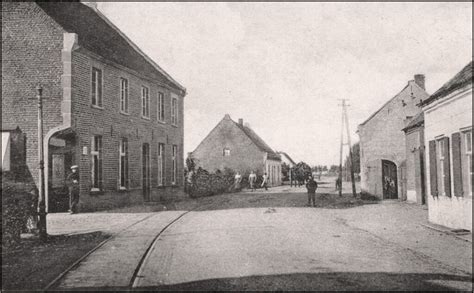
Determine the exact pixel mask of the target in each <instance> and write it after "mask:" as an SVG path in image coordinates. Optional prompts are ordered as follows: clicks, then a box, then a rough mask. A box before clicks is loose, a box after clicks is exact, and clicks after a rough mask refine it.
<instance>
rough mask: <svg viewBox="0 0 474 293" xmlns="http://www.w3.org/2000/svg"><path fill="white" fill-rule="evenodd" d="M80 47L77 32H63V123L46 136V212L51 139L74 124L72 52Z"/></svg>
mask: <svg viewBox="0 0 474 293" xmlns="http://www.w3.org/2000/svg"><path fill="white" fill-rule="evenodd" d="M77 48H79V46H78V38H77V34H76V33H64V34H63V49H62V51H61V61H62V62H63V74H62V76H61V87H62V90H63V99H62V101H61V112H62V116H63V123H62V124H61V125H58V126H56V127H53V128H51V129H50V130H49V131H48V133H46V135H45V137H44V142H43V143H44V145H43V147H44V157H45V158H46V159H45V169H46V172H45V185H46V188H45V197H46V212H49V168H50V166H49V140H50V139H51V137H53V136H54V135H55V134H56V133H58V132H60V131H63V130H66V129H68V128H71V126H72V117H71V116H72V103H71V101H72V99H71V98H72V52H73V51H74V50H76V49H77Z"/></svg>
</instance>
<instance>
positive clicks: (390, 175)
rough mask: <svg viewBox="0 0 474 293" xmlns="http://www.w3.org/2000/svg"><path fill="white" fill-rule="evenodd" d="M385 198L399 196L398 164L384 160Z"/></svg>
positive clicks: (383, 180)
mask: <svg viewBox="0 0 474 293" xmlns="http://www.w3.org/2000/svg"><path fill="white" fill-rule="evenodd" d="M382 186H383V199H397V198H398V182H397V165H395V163H394V162H392V161H387V160H382Z"/></svg>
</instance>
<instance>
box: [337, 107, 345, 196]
mask: <svg viewBox="0 0 474 293" xmlns="http://www.w3.org/2000/svg"><path fill="white" fill-rule="evenodd" d="M345 103H346V100H344V99H343V100H342V107H343V109H344V108H345ZM343 134H344V110H343V111H342V117H341V147H340V148H339V176H338V180H339V196H342V146H343V145H344V137H343Z"/></svg>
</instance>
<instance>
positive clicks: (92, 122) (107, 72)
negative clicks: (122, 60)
mask: <svg viewBox="0 0 474 293" xmlns="http://www.w3.org/2000/svg"><path fill="white" fill-rule="evenodd" d="M92 66H95V67H98V68H100V69H101V70H102V76H103V109H98V108H96V107H93V106H92V105H91V97H90V93H91V81H90V80H91V68H92ZM120 77H124V78H126V79H128V86H129V111H128V114H123V113H121V112H120V96H119V92H120V83H119V80H120ZM142 85H143V86H146V87H148V88H149V89H150V118H149V119H146V118H143V117H142V115H141V111H142V104H141V103H142V101H141V88H142ZM72 87H73V104H72V107H73V121H74V122H73V125H75V126H74V129H75V131H76V135H77V139H76V140H77V145H76V162H79V165H80V176H81V204H82V207H83V208H85V209H87V208H89V207H90V206H94V205H95V206H100V205H101V204H102V203H103V204H109V202H110V201H115V202H117V204H119V205H123V204H127V203H129V202H140V201H143V195H142V144H143V143H148V144H149V146H150V166H151V172H150V173H151V180H150V181H151V188H152V190H151V200H159V199H162V198H165V197H172V196H178V195H179V196H181V195H182V194H183V192H182V187H183V180H184V179H183V167H184V162H183V114H184V113H183V102H184V98H183V97H180V96H178V117H179V119H178V125H177V126H174V125H171V90H170V89H168V88H166V87H164V86H162V85H160V84H159V83H157V82H155V81H153V80H149V79H147V78H145V77H143V76H140V74H139V73H136V72H133V71H130V70H127V69H125V68H123V67H120V66H118V65H116V64H113V63H110V62H108V61H106V60H104V59H103V58H101V57H99V56H96V55H94V54H93V53H91V52H89V51H86V50H85V49H79V50H77V51H74V53H73V85H72ZM158 91H160V92H163V93H164V99H165V121H164V123H163V122H159V121H158V117H157V115H158V114H157V109H158V104H157V103H158V102H157V97H158ZM94 135H102V144H103V177H104V178H103V179H104V189H105V192H104V194H94V193H91V192H90V190H91V169H92V165H91V161H92V159H91V155H90V150H91V139H92V137H93V136H94ZM121 138H127V139H128V144H129V180H130V183H129V189H128V190H127V191H121V190H119V142H120V139H121ZM158 143H163V144H164V145H165V150H164V159H165V163H164V170H163V174H164V186H158ZM173 145H177V146H178V156H177V166H178V171H177V179H178V182H177V184H176V185H172V146H173ZM84 147H87V155H84V154H82V151H83V148H84Z"/></svg>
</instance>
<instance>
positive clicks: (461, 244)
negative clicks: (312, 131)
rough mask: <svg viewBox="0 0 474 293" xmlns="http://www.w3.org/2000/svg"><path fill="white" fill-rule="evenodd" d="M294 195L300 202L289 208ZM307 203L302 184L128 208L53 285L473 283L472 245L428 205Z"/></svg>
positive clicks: (401, 286)
mask: <svg viewBox="0 0 474 293" xmlns="http://www.w3.org/2000/svg"><path fill="white" fill-rule="evenodd" d="M330 197H331V196H329V199H328V198H326V199H320V201H321V200H326V201H327V202H329V203H330V202H331V198H330ZM272 199H273V200H272ZM288 199H293V200H290V201H289V202H292V203H294V204H295V205H297V206H301V207H292V206H286V207H285V206H283V203H284V202H287V203H288ZM252 200H253V202H252ZM305 201H306V198H305V194H304V193H303V190H302V189H291V190H288V189H287V187H279V188H275V189H273V190H272V191H270V192H267V193H261V192H255V193H252V194H249V193H246V192H244V193H238V194H228V195H225V196H215V197H212V198H206V199H205V202H206V204H207V205H203V206H202V209H201V210H199V209H197V210H194V211H190V210H184V209H183V210H181V211H164V212H156V213H123V214H122V215H124V217H123V218H122V220H121V221H118V222H123V223H122V224H121V226H123V230H119V231H117V232H116V233H117V234H116V236H114V237H112V239H111V240H110V241H109V242H107V243H106V244H105V245H103V246H102V247H100V248H99V249H98V250H96V251H95V252H94V253H92V254H91V255H90V256H89V257H87V258H86V259H85V260H84V261H83V262H82V263H81V264H80V265H79V266H77V267H76V268H74V269H73V270H71V271H70V272H69V273H67V274H66V275H65V276H64V277H63V278H62V279H61V280H60V281H59V282H58V283H57V284H55V286H54V288H56V289H78V288H80V289H106V288H108V289H154V290H161V289H167V290H168V289H169V290H180V289H184V290H264V289H267V290H471V289H472V277H471V276H472V252H471V249H472V242H469V241H466V240H463V239H460V238H457V237H454V236H453V235H448V234H445V233H440V232H438V231H435V230H432V229H428V228H426V227H424V226H422V225H420V224H423V223H426V210H425V209H423V208H422V207H420V206H416V205H410V204H406V203H399V202H393V201H386V202H382V203H375V204H374V203H372V204H364V202H356V201H354V202H353V204H350V205H345V204H344V205H339V206H338V205H337V203H338V202H337V200H336V199H333V200H332V203H333V205H329V208H309V207H302V206H304V203H305ZM199 202H201V203H203V202H204V199H203V200H202V201H199ZM195 203H196V202H194V204H195ZM272 203H273V204H272ZM184 204H185V203H181V206H182V205H184ZM187 204H190V203H189V202H188V203H187ZM194 204H193V205H194ZM252 204H257V205H258V206H259V207H248V206H251V205H252ZM232 205H234V206H232ZM242 206H245V207H242ZM120 215H121V214H118V213H93V214H88V215H87V218H88V219H89V221H91V220H92V221H93V219H94V217H99V218H101V219H103V217H108V216H109V217H111V219H112V218H120ZM139 215H142V216H139ZM74 216H76V215H74ZM74 216H73V217H74ZM81 216H83V217H85V215H81ZM58 217H59V216H58ZM126 223H127V225H126ZM134 223H135V224H134Z"/></svg>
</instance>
